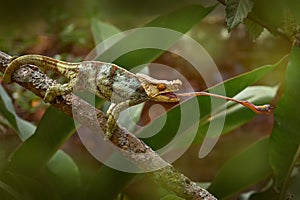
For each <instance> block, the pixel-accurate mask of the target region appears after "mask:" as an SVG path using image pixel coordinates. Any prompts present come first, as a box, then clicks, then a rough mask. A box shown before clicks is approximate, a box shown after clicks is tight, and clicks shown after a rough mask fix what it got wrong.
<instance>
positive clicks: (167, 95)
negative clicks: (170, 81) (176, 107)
mask: <svg viewBox="0 0 300 200" xmlns="http://www.w3.org/2000/svg"><path fill="white" fill-rule="evenodd" d="M161 95H164V96H166V97H169V98H170V99H175V98H177V95H176V94H175V93H173V92H167V93H163V94H161Z"/></svg>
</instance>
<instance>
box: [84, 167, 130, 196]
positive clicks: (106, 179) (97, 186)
mask: <svg viewBox="0 0 300 200" xmlns="http://www.w3.org/2000/svg"><path fill="white" fill-rule="evenodd" d="M135 176H136V174H132V173H126V172H122V171H118V170H115V169H112V168H110V167H107V166H105V165H104V166H102V167H101V168H100V170H99V172H98V173H97V175H96V176H95V178H94V179H93V180H92V182H91V184H90V185H89V188H88V190H87V194H86V195H87V199H114V198H116V196H117V195H118V194H119V193H120V191H122V189H124V187H125V186H126V185H127V184H128V183H129V182H130V181H131V179H133V178H134V177H135Z"/></svg>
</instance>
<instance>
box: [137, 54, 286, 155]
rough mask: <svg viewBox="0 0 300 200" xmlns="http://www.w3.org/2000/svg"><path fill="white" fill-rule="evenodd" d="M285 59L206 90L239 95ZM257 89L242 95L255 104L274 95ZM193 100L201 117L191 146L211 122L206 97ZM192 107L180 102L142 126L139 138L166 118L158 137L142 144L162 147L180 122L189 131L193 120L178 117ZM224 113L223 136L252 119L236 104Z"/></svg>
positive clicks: (250, 113)
mask: <svg viewBox="0 0 300 200" xmlns="http://www.w3.org/2000/svg"><path fill="white" fill-rule="evenodd" d="M286 60H287V57H286V56H285V57H284V58H282V59H281V60H280V61H279V62H277V63H276V64H274V65H266V66H263V67H260V68H257V69H255V70H252V71H250V72H247V73H244V74H241V75H239V76H236V77H233V78H231V79H228V80H226V81H224V82H223V83H221V84H219V85H216V86H214V87H211V88H209V90H210V91H218V90H219V87H221V86H222V84H224V85H223V86H224V87H225V90H226V95H227V96H230V97H232V96H235V95H236V94H237V93H239V92H241V91H242V90H244V89H245V88H246V87H248V86H249V85H252V84H253V83H255V82H256V81H258V80H259V79H261V78H262V77H263V76H265V75H266V74H267V73H269V72H270V71H271V70H273V69H275V68H276V67H278V66H280V65H282V64H284V63H285V61H286ZM261 89H263V88H260V89H259V90H260V91H259V92H258V91H256V90H254V91H253V93H252V92H251V93H252V94H247V91H246V93H245V92H244V94H245V95H250V96H252V97H251V98H254V99H252V100H254V102H256V103H262V104H264V103H269V101H270V98H271V97H272V96H273V95H274V92H275V90H276V88H264V89H263V90H261ZM265 89H266V90H265ZM255 92H258V93H259V94H257V97H256V94H255ZM242 94H243V93H242ZM243 97H246V96H244V95H243V96H241V98H243ZM246 98H247V97H246ZM251 98H250V99H251ZM256 98H257V99H256ZM197 101H198V106H199V110H200V112H201V113H200V114H201V116H200V118H199V120H198V123H199V125H200V127H199V128H198V131H197V135H196V137H195V138H194V143H201V142H202V141H203V138H204V136H205V134H206V130H207V127H208V126H209V124H208V123H207V122H209V121H210V119H211V113H210V107H211V104H210V98H209V97H206V96H199V97H197ZM194 106H195V104H194V103H193V100H192V99H191V100H188V101H185V102H183V103H181V104H180V105H179V106H176V107H174V108H173V109H172V110H170V111H168V113H166V114H164V115H162V116H160V117H158V118H157V119H156V120H154V121H153V122H152V123H151V124H149V125H148V126H146V127H144V129H143V130H142V131H141V132H140V133H139V136H140V135H147V133H149V132H150V133H151V132H153V131H152V130H157V128H156V127H161V125H160V123H161V121H165V119H166V121H165V124H164V126H163V128H162V129H161V130H160V131H159V133H158V134H156V135H155V136H153V137H149V138H144V139H143V141H145V142H146V143H147V144H148V145H149V146H151V147H152V148H154V149H159V148H161V147H163V146H165V145H166V144H167V143H169V142H170V141H171V140H172V139H174V136H175V135H176V133H177V131H178V127H179V125H180V123H184V124H185V126H184V127H186V129H187V130H184V131H189V130H188V129H191V127H193V126H195V124H193V120H190V119H187V120H185V118H184V117H181V115H182V113H181V110H185V111H189V110H190V112H195V107H194ZM237 108H238V109H237ZM235 109H237V110H235ZM219 112H220V113H221V111H219ZM227 114H228V115H226V118H227V117H228V119H227V120H225V124H224V127H225V128H224V129H223V133H226V132H227V131H229V130H232V129H233V128H237V125H242V124H244V123H246V122H247V121H249V120H250V119H252V118H253V117H254V116H255V113H254V112H253V111H251V110H249V109H246V108H241V106H239V105H235V106H234V107H232V108H229V110H228V113H227ZM216 115H218V113H216ZM189 117H190V116H188V117H187V118H189ZM183 120H185V121H183ZM194 121H195V120H194ZM179 122H180V123H179ZM181 131H182V130H181ZM189 134H190V133H189V132H186V133H184V134H182V137H183V138H182V139H180V141H181V142H182V143H183V144H184V143H185V142H186V141H185V139H184V138H188V137H186V136H187V135H189Z"/></svg>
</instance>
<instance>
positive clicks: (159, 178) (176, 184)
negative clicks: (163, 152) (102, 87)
mask: <svg viewBox="0 0 300 200" xmlns="http://www.w3.org/2000/svg"><path fill="white" fill-rule="evenodd" d="M10 59H11V56H9V55H7V54H5V53H3V52H1V51H0V71H1V72H4V71H5V68H6V67H7V66H8V65H9V63H10ZM12 78H13V81H14V82H16V83H18V84H19V85H21V86H23V87H24V88H26V89H28V90H30V91H32V92H33V93H35V94H36V95H37V96H39V97H41V98H43V97H44V95H45V92H46V90H47V88H48V87H49V86H50V85H52V84H53V83H54V81H53V80H52V79H50V78H48V77H47V76H46V75H45V74H43V73H41V72H40V71H39V70H37V68H36V67H33V66H26V67H22V68H21V69H19V70H17V71H16V72H15V73H14V75H13V77H12ZM50 103H51V105H53V106H55V107H56V108H57V109H59V110H60V111H62V112H64V113H65V114H67V115H69V116H71V117H73V118H75V120H76V121H77V122H79V123H80V124H82V125H84V126H86V127H89V128H90V129H91V130H94V131H96V132H97V129H98V128H99V126H100V128H101V129H102V130H106V124H107V117H106V115H105V114H104V113H103V112H101V111H100V110H98V109H96V110H95V107H93V106H91V105H90V104H88V103H87V102H85V101H84V100H82V99H80V98H79V97H77V96H75V95H73V94H67V95H64V96H61V97H57V98H55V99H53V101H51V102H50ZM73 106H76V108H77V109H76V110H81V111H84V112H82V113H76V116H75V115H73V114H74V113H73V112H74V110H72V107H73ZM95 112H96V115H95ZM103 133H105V131H103ZM104 137H105V135H104V134H103V138H104ZM110 140H111V142H112V143H113V144H114V145H115V146H116V147H118V148H119V149H121V150H124V152H125V153H126V154H130V155H139V154H140V153H143V155H144V156H126V158H128V160H130V161H131V162H132V163H133V164H135V165H136V166H138V167H140V168H141V169H143V170H147V171H149V169H153V167H154V165H155V166H165V167H163V168H161V169H159V170H156V171H153V172H149V173H148V175H150V176H151V177H152V179H154V181H155V182H157V183H158V184H160V185H161V186H163V187H164V188H166V189H167V190H170V191H172V192H174V193H175V194H177V195H178V196H180V197H183V198H185V199H195V200H213V199H216V198H215V197H214V196H213V195H212V194H210V193H209V192H208V191H206V190H205V189H203V188H201V187H199V186H198V185H196V183H195V182H193V181H191V180H190V179H189V178H187V177H186V176H185V175H183V174H181V173H180V172H178V171H177V170H176V169H175V168H174V167H173V166H172V165H171V164H169V163H167V162H165V161H164V160H163V159H162V158H161V157H160V156H159V155H158V154H157V153H156V152H155V151H154V150H152V149H151V148H150V147H148V146H147V145H145V144H144V143H143V142H142V141H141V140H140V139H138V138H137V137H136V136H134V135H133V134H132V133H130V132H129V131H128V130H126V129H123V128H117V130H116V131H115V133H114V134H113V136H112V138H111V139H110ZM145 155H146V156H145Z"/></svg>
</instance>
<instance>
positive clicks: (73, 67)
mask: <svg viewBox="0 0 300 200" xmlns="http://www.w3.org/2000/svg"><path fill="white" fill-rule="evenodd" d="M11 60H12V61H11V63H10V64H9V65H8V67H7V68H6V69H5V72H4V76H3V82H5V83H11V77H12V75H13V73H14V72H15V71H16V70H17V69H19V68H21V67H22V66H24V65H35V66H37V67H39V68H40V69H41V70H53V71H54V72H56V73H58V74H60V75H62V76H65V77H66V78H68V79H72V78H74V77H75V76H76V75H77V74H78V70H79V65H80V63H70V62H64V61H60V60H55V59H53V58H50V57H47V56H42V55H24V56H20V57H17V58H12V59H11Z"/></svg>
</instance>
